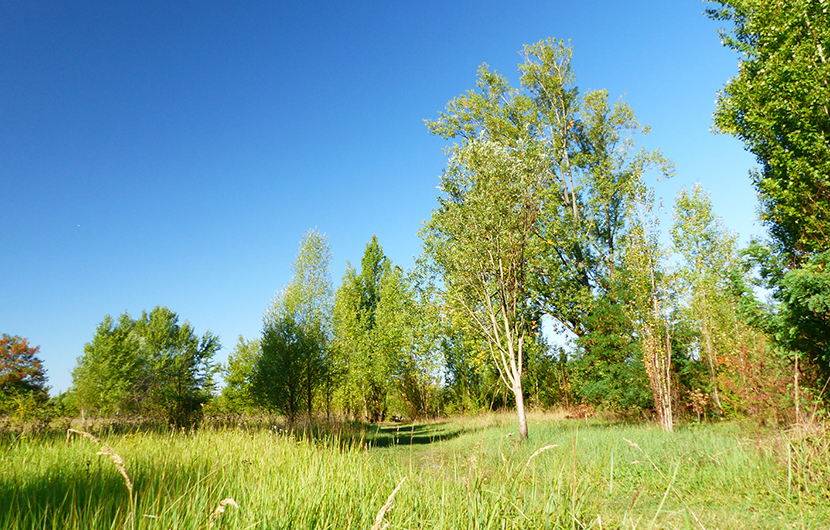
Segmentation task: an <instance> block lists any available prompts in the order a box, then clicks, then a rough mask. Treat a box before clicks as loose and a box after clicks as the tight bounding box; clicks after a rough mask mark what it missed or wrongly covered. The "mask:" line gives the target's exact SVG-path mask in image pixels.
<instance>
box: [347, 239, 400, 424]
mask: <svg viewBox="0 0 830 530" xmlns="http://www.w3.org/2000/svg"><path fill="white" fill-rule="evenodd" d="M360 265H361V267H360V274H358V273H357V271H356V270H355V269H354V268H353V267H352V266H351V264H349V265H347V267H346V273H345V275H344V276H343V284H342V285H341V286H340V288H339V289H338V290H337V294H336V297H335V298H336V301H335V318H334V323H335V337H336V338H335V341H336V343H337V350H338V355H339V360H338V365H339V370H340V373H341V374H342V375H343V379H344V380H343V391H344V400H345V405H346V409H347V410H349V411H350V412H352V414H354V415H357V414H358V413H359V414H362V415H363V416H364V417H365V418H366V419H368V420H369V421H371V422H376V421H380V420H382V419H383V418H384V417H385V416H386V412H387V402H386V398H387V394H388V392H389V385H390V370H391V366H390V360H389V355H388V352H389V347H388V346H389V340H388V339H389V337H388V336H385V335H386V332H387V330H386V329H380V330H379V329H378V326H377V312H378V308H379V306H380V305H381V303H382V292H381V291H382V284H383V281H384V278H385V277H386V276H388V275H389V274H391V267H392V266H391V262H390V260H389V258H387V257H386V256H385V255H384V254H383V248H381V246H380V244H379V243H378V239H377V236H372V239H371V240H370V241H369V243H367V244H366V250H365V251H364V253H363V257H362V258H361V260H360Z"/></svg>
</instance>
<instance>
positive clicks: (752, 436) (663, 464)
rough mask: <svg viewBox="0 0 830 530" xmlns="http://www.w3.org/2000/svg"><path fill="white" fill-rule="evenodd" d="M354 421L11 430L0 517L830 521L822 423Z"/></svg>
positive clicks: (106, 524) (574, 524) (191, 522)
mask: <svg viewBox="0 0 830 530" xmlns="http://www.w3.org/2000/svg"><path fill="white" fill-rule="evenodd" d="M347 427H348V428H347V429H345V430H344V429H332V428H330V429H322V430H315V431H314V432H313V433H312V431H311V430H309V429H307V430H306V431H305V434H303V433H302V432H300V431H298V432H297V433H290V432H286V431H284V430H280V429H279V428H278V427H270V426H269V425H266V424H263V425H261V426H260V427H257V428H251V427H245V426H240V427H236V428H231V427H214V428H206V429H202V430H199V431H195V432H183V431H179V432H167V433H161V432H146V431H139V430H136V431H134V432H132V433H116V434H109V435H107V434H106V433H104V434H102V433H97V432H96V435H97V436H98V437H99V438H101V440H99V441H98V442H100V443H98V442H96V441H94V440H90V439H87V438H84V437H82V436H81V435H73V436H72V437H69V438H66V437H65V436H60V437H58V436H47V435H39V436H32V435H23V436H18V437H16V438H13V439H11V438H9V439H6V440H4V441H3V442H2V443H1V444H0V455H2V456H0V528H3V529H9V530H17V529H30V528H33V529H35V528H36V529H70V530H72V529H116V528H118V529H121V528H133V527H134V528H138V529H159V530H161V529H164V530H168V529H185V528H186V529H209V528H215V529H216V530H219V529H249V528H261V529H265V528H269V529H270V528H331V529H342V528H360V529H370V528H384V527H387V528H389V529H394V528H425V529H426V528H429V529H438V528H447V529H449V528H471V529H496V528H499V529H501V528H539V529H542V528H547V529H581V528H592V529H598V530H599V529H602V530H605V529H633V528H638V529H639V528H643V529H650V528H698V529H700V528H706V529H714V528H729V529H732V528H734V529H742V528H746V529H750V528H752V529H755V528H827V527H830V482H828V476H830V475H828V474H827V473H826V471H828V469H827V467H826V464H827V462H828V456H827V449H828V447H827V441H828V438H827V435H826V433H825V432H824V431H809V432H803V431H799V433H798V434H797V436H795V435H793V434H792V433H787V432H784V431H771V430H767V431H759V430H757V428H754V427H752V426H748V425H742V424H736V423H724V424H715V425H706V424H704V425H693V426H688V427H684V428H682V429H680V430H679V431H678V432H676V433H673V434H666V433H663V432H662V431H660V430H659V428H657V427H656V426H652V425H624V424H623V425H620V424H610V423H605V422H599V421H597V422H595V423H586V422H585V421H584V420H564V419H561V418H560V417H557V416H552V415H542V414H538V415H531V417H530V438H529V439H528V441H527V442H525V443H521V444H520V443H518V442H517V440H516V437H517V435H516V428H515V422H514V418H513V416H512V415H488V416H481V417H475V418H453V419H448V420H443V421H436V422H428V423H419V424H411V425H383V426H365V428H364V426H359V425H352V426H347ZM822 444H824V445H822ZM104 447H106V449H104ZM107 451H109V452H107ZM98 452H100V453H102V455H98V454H96V453H98ZM111 453H112V454H115V455H116V456H118V457H119V459H120V460H121V462H122V463H123V464H122V465H123V468H124V473H122V472H121V470H120V469H119V468H118V466H117V465H114V463H116V460H115V458H114V457H113V456H112V455H111ZM822 466H824V467H822ZM125 475H126V476H127V477H128V479H129V480H131V484H132V488H133V489H132V492H133V493H132V494H131V493H130V490H129V489H128V487H125V485H126V480H127V479H125ZM220 508H221V510H220ZM387 525H388V526H387Z"/></svg>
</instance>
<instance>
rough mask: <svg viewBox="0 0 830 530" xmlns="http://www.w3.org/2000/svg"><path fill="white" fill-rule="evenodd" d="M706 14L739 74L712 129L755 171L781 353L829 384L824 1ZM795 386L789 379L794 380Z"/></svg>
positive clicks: (737, 2) (829, 188) (726, 5)
mask: <svg viewBox="0 0 830 530" xmlns="http://www.w3.org/2000/svg"><path fill="white" fill-rule="evenodd" d="M716 3H717V4H719V7H717V8H712V9H709V10H707V12H708V14H709V16H710V17H711V18H713V19H715V20H721V21H725V22H730V23H731V27H730V28H728V29H726V30H722V31H721V32H720V34H721V38H722V40H723V43H724V45H725V46H727V47H729V48H731V49H733V50H735V51H737V52H738V54H739V57H740V61H739V73H738V75H737V76H735V77H734V78H732V79H731V80H730V81H729V82H728V83H727V84H726V86H725V87H724V88H723V90H722V91H721V93H720V95H719V98H718V107H717V110H716V112H715V125H716V126H717V127H718V129H719V130H721V131H723V132H727V133H729V134H732V135H734V136H736V137H737V138H739V139H741V140H742V141H743V142H744V143H745V145H746V147H747V149H748V150H749V151H750V152H752V153H753V154H754V155H755V156H756V158H757V159H758V162H759V163H760V164H761V168H760V170H758V171H753V172H751V178H752V181H753V183H754V184H755V187H756V189H757V190H758V197H759V199H760V201H761V218H762V220H763V221H764V222H765V223H766V225H767V228H768V229H769V232H770V235H771V236H772V246H773V252H772V253H770V252H766V251H763V250H760V249H759V248H757V247H756V249H755V255H756V257H761V256H765V259H767V263H766V265H765V268H766V269H767V270H768V271H770V272H771V271H772V270H773V269H778V270H777V272H771V273H770V274H769V275H768V276H767V279H768V280H770V283H769V284H768V287H769V288H771V289H772V290H773V293H774V296H775V298H776V299H777V300H778V302H779V307H778V308H777V309H776V311H775V312H774V313H773V314H771V315H770V318H771V319H772V320H773V321H774V325H773V327H774V328H775V336H776V340H777V342H778V344H779V345H781V346H783V347H784V348H787V349H789V350H791V352H792V353H793V356H794V358H795V359H796V360H797V359H798V357H799V353H798V352H802V353H806V354H807V357H808V358H809V360H810V361H811V362H813V363H815V364H816V365H817V366H818V368H819V370H820V375H821V377H820V379H821V381H820V382H819V385H821V384H823V380H824V379H825V378H827V377H830V353H828V350H827V345H828V344H830V326H828V322H830V309H828V307H830V306H828V304H827V303H826V299H825V295H824V293H825V292H826V290H825V286H826V285H827V284H828V282H830V272H827V270H826V269H825V263H826V262H827V260H828V256H830V110H828V109H829V108H830V103H829V102H830V63H828V58H830V16H828V7H827V3H826V2H825V1H823V0H770V1H761V0H718V1H717V2H716ZM796 380H797V374H796Z"/></svg>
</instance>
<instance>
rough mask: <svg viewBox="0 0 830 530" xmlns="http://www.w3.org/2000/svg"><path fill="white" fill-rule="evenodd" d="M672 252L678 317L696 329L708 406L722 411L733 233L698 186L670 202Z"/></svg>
mask: <svg viewBox="0 0 830 530" xmlns="http://www.w3.org/2000/svg"><path fill="white" fill-rule="evenodd" d="M670 233H671V237H672V244H673V247H674V250H675V251H676V252H677V253H678V254H679V256H680V257H681V258H682V259H683V261H682V263H681V265H680V267H679V269H678V271H677V276H676V278H677V281H678V284H679V285H678V290H680V291H681V292H683V293H685V296H684V297H683V300H682V302H683V309H682V318H685V319H687V320H688V321H689V322H690V324H691V325H692V327H693V328H694V330H695V332H696V333H695V334H696V339H697V341H696V342H697V344H696V346H697V350H698V351H699V352H700V357H701V360H702V361H703V362H704V363H705V365H706V368H707V372H708V374H709V381H708V383H707V384H706V385H704V388H705V389H706V391H707V394H708V395H709V398H710V403H711V406H712V408H713V409H714V410H715V412H716V413H718V414H723V404H722V403H721V399H720V392H719V383H718V372H719V363H720V360H721V358H722V357H723V356H724V355H728V354H729V352H730V349H731V348H732V344H730V338H731V337H732V336H734V334H735V328H736V322H735V319H736V316H735V308H734V300H733V299H732V297H731V293H730V289H729V285H730V277H731V275H732V271H733V269H734V267H735V264H736V262H737V250H736V246H735V245H736V241H737V237H736V236H735V235H734V234H731V233H729V232H728V231H727V230H726V229H725V228H724V227H723V223H722V222H721V220H720V219H719V218H718V217H717V216H715V215H714V213H713V212H712V201H711V199H710V198H709V195H708V193H706V192H704V191H703V188H701V186H700V185H695V187H694V188H693V189H692V191H691V193H689V192H688V191H687V190H685V189H683V190H681V191H680V193H678V195H677V198H676V200H675V205H674V225H673V226H672V228H671V229H670Z"/></svg>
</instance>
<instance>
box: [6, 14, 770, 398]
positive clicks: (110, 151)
mask: <svg viewBox="0 0 830 530" xmlns="http://www.w3.org/2000/svg"><path fill="white" fill-rule="evenodd" d="M705 8H706V4H704V3H701V2H700V1H697V0H672V1H666V0H645V1H643V0H639V1H610V0H609V1H596V0H594V1H591V0H588V1H580V2H573V1H560V0H554V1H546V2H525V1H512V2H496V1H487V0H483V1H482V0H479V1H475V2H446V1H440V2H380V1H376V2H365V1H353V2H290V3H289V2H279V1H270V2H254V1H251V2H224V3H219V2H208V1H198V2H197V1H191V2H179V1H175V0H174V1H170V0H165V1H164V2H151V1H146V0H145V1H141V2H83V1H78V2H43V1H39V0H6V1H5V2H3V3H2V4H0V185H2V186H1V187H0V190H2V191H0V193H2V208H0V245H2V248H3V251H4V252H3V253H4V257H3V260H2V261H0V333H2V332H4V333H9V334H12V335H21V336H24V337H27V338H29V339H30V341H31V342H32V343H34V344H39V345H40V346H41V350H40V356H41V358H42V359H43V360H44V361H45V365H46V368H47V370H48V372H47V375H48V377H49V384H50V385H51V386H52V387H53V393H54V392H55V391H62V390H66V389H67V388H68V387H69V385H70V383H71V375H70V373H71V370H72V368H73V366H74V365H75V363H76V358H77V357H78V356H79V355H81V354H82V352H83V346H84V344H85V343H86V342H88V341H89V340H91V338H92V336H93V333H94V331H95V327H96V325H97V324H98V323H99V322H100V321H101V320H102V319H103V318H104V316H105V315H106V314H112V315H114V316H115V315H118V314H120V313H122V312H124V311H125V310H127V311H129V312H130V313H131V314H132V315H133V316H138V315H140V313H141V310H142V309H147V310H149V309H152V308H153V307H155V306H156V305H167V306H168V307H169V308H170V309H172V310H173V311H176V312H177V313H178V314H179V315H180V316H181V317H182V319H183V320H184V319H187V320H189V321H190V322H191V323H192V324H193V325H194V326H195V328H196V331H197V332H198V333H200V334H201V333H204V331H206V330H207V329H210V330H211V331H213V332H214V333H217V334H219V335H220V337H221V339H222V342H223V344H224V349H223V350H222V352H220V354H219V356H218V358H217V359H218V360H224V359H225V358H226V357H227V353H228V352H229V351H230V349H232V347H233V346H234V344H235V342H236V339H237V336H238V335H239V334H242V335H244V336H245V337H246V338H253V337H255V336H257V335H258V333H259V331H260V328H261V322H262V321H261V318H262V312H263V310H264V309H265V307H266V306H267V305H268V303H269V300H270V299H271V297H272V296H273V295H274V293H275V292H276V291H277V290H278V289H280V288H281V287H282V286H283V285H284V284H285V283H286V282H287V281H288V279H289V277H290V275H291V269H290V267H291V262H292V260H293V259H294V256H295V255H296V252H297V249H298V246H299V241H300V238H301V237H302V235H303V233H304V232H305V231H307V230H308V229H309V228H313V227H317V228H318V229H319V230H321V231H323V232H325V233H326V234H327V235H328V237H329V242H330V244H331V247H332V252H333V257H334V261H333V263H332V277H333V280H334V283H335V286H336V285H338V284H339V283H340V279H341V277H342V274H343V271H344V269H345V266H346V261H347V260H348V261H351V262H353V263H355V262H359V260H360V257H361V255H362V253H363V250H364V248H365V245H366V242H367V241H368V240H369V239H370V238H371V236H372V234H377V235H378V238H379V240H380V243H381V245H382V246H383V248H384V251H385V252H386V254H387V255H388V256H389V257H390V258H391V259H392V260H393V261H394V262H395V263H397V264H400V265H402V266H404V267H409V266H411V265H412V261H413V260H412V258H413V256H414V255H416V254H418V253H419V248H420V241H419V239H418V236H417V231H418V228H419V226H420V225H421V223H422V222H423V221H424V220H425V219H426V218H428V217H429V215H430V212H431V211H432V209H433V208H434V207H435V206H436V197H437V195H438V191H437V189H436V186H437V185H438V177H439V175H440V173H441V170H442V169H443V168H444V166H445V164H446V158H445V155H444V154H443V153H442V152H441V148H442V146H443V145H444V142H443V141H442V140H440V139H438V138H433V137H431V136H430V135H429V134H428V132H427V130H426V127H425V126H424V123H423V120H424V119H432V118H435V117H436V116H437V112H438V111H439V110H442V109H443V108H444V106H445V105H446V103H447V101H448V100H449V99H450V98H452V97H454V96H456V95H458V94H460V93H462V92H464V91H466V90H468V89H471V88H473V87H474V83H475V73H476V68H477V67H478V66H479V65H480V64H481V63H483V62H487V63H488V64H490V65H491V67H493V68H495V69H496V70H498V71H499V72H501V73H504V74H506V75H507V76H508V77H509V78H510V79H511V80H512V81H513V82H514V83H515V82H516V81H517V73H516V72H517V71H516V65H517V64H518V63H519V61H520V57H519V55H518V53H517V52H518V50H519V49H520V48H521V47H522V45H523V44H525V43H534V42H537V41H538V40H540V39H544V38H547V37H555V38H562V39H570V40H571V41H572V45H573V48H574V61H573V64H574V68H575V72H576V75H577V82H578V84H579V86H580V89H581V90H582V91H586V90H587V89H591V88H607V89H608V90H609V91H610V94H611V96H612V97H613V98H616V97H618V96H621V95H624V96H625V100H626V101H627V102H628V103H629V104H630V105H631V106H632V107H633V108H634V110H635V112H636V113H637V115H638V117H639V118H640V119H641V121H642V122H643V123H646V124H649V125H651V126H652V128H653V134H652V135H650V136H649V137H647V138H646V141H645V145H646V146H647V147H649V148H656V147H659V148H660V149H662V150H663V152H664V154H665V155H666V156H668V157H669V158H672V159H673V160H674V161H675V162H676V163H677V176H676V177H675V178H674V179H672V180H671V181H666V182H661V183H656V182H653V184H654V185H655V187H656V191H657V194H658V196H660V197H662V198H663V199H664V200H665V205H666V208H667V209H670V206H671V202H672V199H673V197H674V195H675V194H676V192H677V190H678V189H679V188H680V187H682V186H691V185H692V184H693V183H695V182H696V181H700V182H701V183H702V184H703V186H704V187H706V188H707V189H709V190H710V191H711V192H712V198H713V202H714V206H715V210H716V213H718V214H719V215H720V216H722V217H723V218H724V219H725V221H726V223H727V225H729V226H730V227H731V228H733V229H735V230H737V231H738V232H740V234H741V236H742V241H746V239H747V238H748V237H749V236H750V235H753V234H760V233H762V229H761V227H760V226H759V225H758V224H757V223H754V219H755V217H756V214H755V208H756V198H755V194H754V191H753V189H752V187H751V186H750V183H749V179H748V177H747V170H748V169H749V168H750V167H752V166H753V165H754V160H753V159H752V157H751V156H749V155H748V154H747V153H746V152H744V150H743V147H742V145H741V144H740V143H739V142H737V141H736V140H734V139H732V138H730V137H727V136H722V135H721V136H716V135H713V134H712V133H711V132H710V131H709V128H710V125H711V114H712V111H713V110H714V101H715V97H716V92H717V90H718V89H719V88H720V87H721V86H722V85H723V84H724V83H725V82H726V81H727V79H728V78H729V77H730V76H732V75H735V74H736V73H737V57H736V56H735V55H734V54H733V53H732V52H730V51H729V50H726V49H724V48H723V47H722V46H721V44H720V42H719V39H718V36H717V33H716V28H717V24H716V23H714V22H712V21H710V20H708V19H707V18H706V17H705V16H704V15H703V10H704V9H705ZM665 228H667V226H664V229H665Z"/></svg>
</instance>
